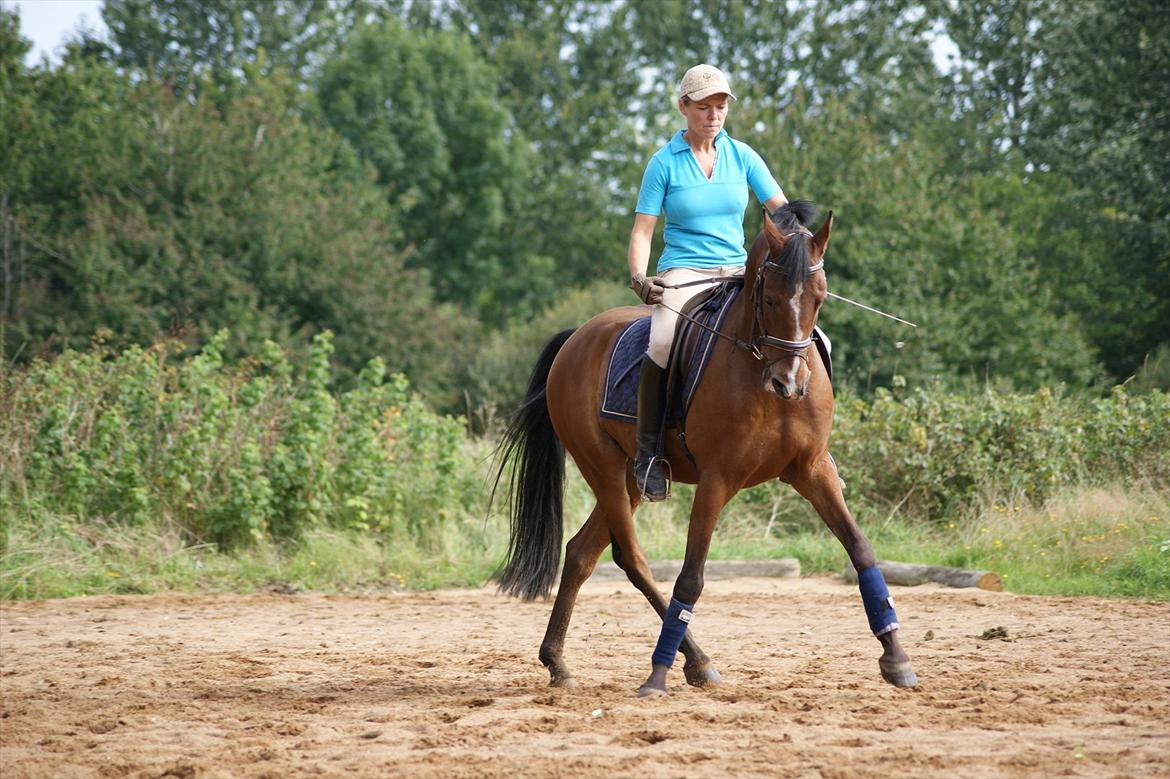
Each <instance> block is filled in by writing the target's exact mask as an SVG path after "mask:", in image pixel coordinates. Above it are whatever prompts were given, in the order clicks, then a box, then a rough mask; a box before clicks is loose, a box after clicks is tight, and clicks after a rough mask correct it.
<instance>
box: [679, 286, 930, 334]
mask: <svg viewBox="0 0 1170 779" xmlns="http://www.w3.org/2000/svg"><path fill="white" fill-rule="evenodd" d="M710 283H712V282H711V281H710V280H708V279H700V280H698V281H688V282H686V283H684V284H663V285H662V286H663V287H666V288H667V289H681V288H683V287H694V286H698V285H699V284H710ZM715 283H718V282H715ZM828 295H829V297H831V298H836V299H837V300H842V301H844V302H846V303H850V304H852V305H854V306H857V307H858V308H863V309H865V310H866V311H872V312H873V313H875V314H880V315H881V316H884V317H886V318H887V319H893V320H894V321H895V322H901V323H902V324H904V325H910V326H911V327H918V325H916V324H914V323H913V322H908V321H907V320H905V319H902V318H901V317H896V316H894V315H893V314H887V313H886V312H885V311H878V310H877V309H876V308H870V307H869V306H867V305H865V304H864V303H858V302H857V301H856V300H850V299H849V298H847V297H845V296H843V295H838V294H837V293H835V292H829V293H828ZM659 305H661V306H662V307H663V308H666V309H667V310H669V311H674V313H676V314H679V315H680V316H682V317H683V318H684V319H686V320H688V321H690V322H693V323H694V324H697V325H699V327H702V328H703V329H704V330H710V331H711V332H713V333H714V332H715V331H714V330H711V328H709V327H707V326H706V325H704V324H702V323H701V322H698V321H696V320H694V319H691V318H690V317H689V316H687V315H686V314H683V313H682V312H681V311H678V310H676V309H673V308H671V307H670V306H668V305H666V304H664V303H660V304H659ZM716 335H719V336H720V337H726V336H723V335H722V333H716Z"/></svg>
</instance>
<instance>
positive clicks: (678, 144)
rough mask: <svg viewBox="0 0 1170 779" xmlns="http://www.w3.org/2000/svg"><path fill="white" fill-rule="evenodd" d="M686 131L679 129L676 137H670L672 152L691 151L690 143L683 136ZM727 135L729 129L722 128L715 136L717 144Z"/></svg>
mask: <svg viewBox="0 0 1170 779" xmlns="http://www.w3.org/2000/svg"><path fill="white" fill-rule="evenodd" d="M685 132H686V130H679V131H678V132H677V133H675V134H674V137H673V138H671V139H670V151H671V153H672V154H678V153H679V152H680V151H689V150H690V148H691V147H690V145H689V144H688V143H687V142H686V140H685V139H684V138H683V133H685ZM726 137H727V130H726V129H723V130H720V131H719V134H718V135H716V136H715V145H716V146H718V145H719V141H721V140H723V139H724V138H726Z"/></svg>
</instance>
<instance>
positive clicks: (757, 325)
mask: <svg viewBox="0 0 1170 779" xmlns="http://www.w3.org/2000/svg"><path fill="white" fill-rule="evenodd" d="M813 214H814V207H813V205H812V204H811V203H809V202H808V201H804V200H797V201H793V202H791V203H787V204H785V205H783V206H781V207H780V208H778V209H776V213H775V214H773V215H772V218H771V219H769V218H767V217H765V219H764V229H763V231H762V232H761V233H760V235H759V237H757V238H756V241H755V243H754V244H752V250H751V252H750V253H749V255H748V262H747V269H746V276H747V283H748V284H749V285H751V286H750V289H751V297H750V298H749V307H750V309H751V311H750V312H749V315H750V316H751V324H750V326H749V327H750V330H749V332H750V334H751V335H750V336H749V341H750V342H751V345H752V348H753V351H754V353H755V354H756V356H757V357H758V358H759V359H760V360H761V361H762V362H763V363H764V366H765V367H764V371H763V376H762V378H763V384H764V390H765V391H767V392H774V393H775V394H777V395H779V396H780V397H782V398H787V399H799V398H801V397H804V394H805V390H806V389H807V388H808V380H809V378H810V376H811V375H812V373H811V371H810V370H809V367H808V350H809V347H810V346H811V345H812V334H813V327H814V326H815V325H816V323H817V314H818V312H819V311H820V309H821V303H823V302H824V300H825V296H826V294H827V293H828V286H827V285H826V283H825V274H824V273H823V272H822V271H823V268H824V255H825V249H826V248H827V247H828V245H829V232H830V231H831V230H832V225H833V212H832V211H830V212H829V217H828V218H827V219H826V220H825V223H824V224H823V225H821V229H820V230H818V231H817V233H816V235H813V234H812V233H811V232H810V231H809V229H808V227H807V226H806V225H807V223H808V222H810V221H811V220H812V217H813Z"/></svg>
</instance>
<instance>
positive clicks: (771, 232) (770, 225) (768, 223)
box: [764, 208, 784, 251]
mask: <svg viewBox="0 0 1170 779" xmlns="http://www.w3.org/2000/svg"><path fill="white" fill-rule="evenodd" d="M764 235H765V236H767V238H768V246H770V247H771V249H772V251H776V250H778V249H779V248H780V247H781V246H783V245H784V236H783V235H781V234H780V228H778V227H776V223H775V222H773V221H772V216H771V215H770V214H769V213H768V209H767V208H765V209H764Z"/></svg>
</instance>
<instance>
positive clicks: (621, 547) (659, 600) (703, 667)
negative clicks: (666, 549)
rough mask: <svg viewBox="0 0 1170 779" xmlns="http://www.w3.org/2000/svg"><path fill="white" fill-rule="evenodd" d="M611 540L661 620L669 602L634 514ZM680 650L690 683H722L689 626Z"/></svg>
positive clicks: (621, 562)
mask: <svg viewBox="0 0 1170 779" xmlns="http://www.w3.org/2000/svg"><path fill="white" fill-rule="evenodd" d="M633 496H634V497H633V498H632V504H631V506H630V508H631V510H632V509H634V508H636V507H637V505H638V497H637V493H636V492H634V493H633ZM611 542H612V545H613V560H614V562H615V563H617V566H618V567H619V568H621V569H622V570H623V571H625V573H626V576H627V578H629V580H630V584H632V585H634V587H635V588H637V590H638V591H639V592H641V593H642V594H643V595H644V596H646V600H648V601H650V605H651V606H653V607H654V611H655V612H656V613H657V614H658V618H659V619H662V616H663V615H664V614H666V607H667V605H668V603H667V600H666V598H665V597H664V596H663V595H662V592H661V591H659V589H658V585H656V584H655V583H654V575H653V574H652V573H651V572H650V563H649V562H648V561H647V560H646V554H645V553H644V552H643V551H642V545H641V544H639V543H638V538H637V535H635V532H634V523H633V518H632V517H630V518H629V519H628V521H625V522H619V523H615V526H614V527H613V528H612V529H611ZM679 651H680V652H682V653H683V657H685V658H686V664H685V665H684V666H683V673H684V674H685V676H686V680H687V684H690V685H693V686H695V687H707V686H709V685H715V684H719V682H720V681H721V678H720V676H719V672H718V671H716V670H715V667H714V666H713V665H712V664H711V658H709V657H707V653H706V652H704V651H703V650H702V649H700V648H699V645H698V644H697V643H696V642H695V638H694V636H692V635H691V631H690V630H689V629H688V630H687V632H686V634H685V635H684V636H683V641H682V645H681V646H680V647H679Z"/></svg>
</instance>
